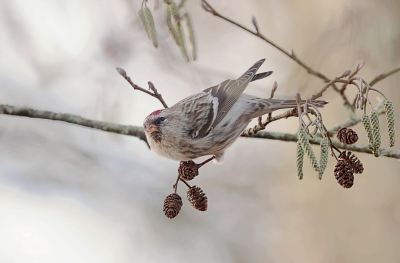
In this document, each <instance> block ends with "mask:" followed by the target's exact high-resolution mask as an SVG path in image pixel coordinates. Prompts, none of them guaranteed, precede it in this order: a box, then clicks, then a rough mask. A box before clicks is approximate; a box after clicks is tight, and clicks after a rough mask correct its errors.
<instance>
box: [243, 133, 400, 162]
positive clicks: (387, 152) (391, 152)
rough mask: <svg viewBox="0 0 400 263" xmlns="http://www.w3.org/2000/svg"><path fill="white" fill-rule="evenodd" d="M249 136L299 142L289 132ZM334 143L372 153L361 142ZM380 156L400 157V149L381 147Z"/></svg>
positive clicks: (313, 142)
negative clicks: (349, 143)
mask: <svg viewBox="0 0 400 263" xmlns="http://www.w3.org/2000/svg"><path fill="white" fill-rule="evenodd" d="M249 138H261V139H270V140H279V141H285V142H297V140H298V137H297V135H296V134H288V133H279V132H265V131H263V132H258V133H257V134H254V135H253V136H251V137H249ZM321 140H322V138H320V137H315V138H313V139H311V140H310V143H312V144H320V143H321ZM332 144H333V145H334V146H336V147H337V148H340V149H344V150H348V151H352V152H362V153H369V154H372V152H371V150H370V149H369V148H368V147H367V146H364V145H359V144H352V145H348V144H343V143H340V142H338V141H332ZM379 153H380V156H385V157H390V158H395V159H400V151H394V150H386V149H380V150H379Z"/></svg>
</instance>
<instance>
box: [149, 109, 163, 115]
mask: <svg viewBox="0 0 400 263" xmlns="http://www.w3.org/2000/svg"><path fill="white" fill-rule="evenodd" d="M160 113H161V110H156V111H153V112H152V113H151V114H150V115H149V116H151V115H158V114H160Z"/></svg>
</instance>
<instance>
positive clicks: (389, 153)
mask: <svg viewBox="0 0 400 263" xmlns="http://www.w3.org/2000/svg"><path fill="white" fill-rule="evenodd" d="M0 114H5V115H14V116H23V117H29V118H39V119H47V120H54V121H62V122H68V123H72V124H76V125H79V126H84V127H88V128H93V129H98V130H102V131H106V132H113V133H118V134H124V135H130V136H135V137H138V138H139V139H141V140H143V141H145V142H146V143H147V140H146V135H145V133H144V130H143V128H142V127H137V126H131V125H120V124H115V123H109V122H102V121H95V120H90V119H86V118H82V117H81V116H78V115H73V114H66V113H56V112H51V111H42V110H35V109H32V108H28V107H17V106H11V105H3V104H0ZM276 117H278V116H276ZM249 138H262V139H271V140H279V141H291V142H297V140H298V138H297V135H295V134H287V133H278V132H258V133H257V134H254V135H252V136H250V137H249ZM310 142H311V143H313V144H319V143H320V142H321V138H318V137H316V138H315V139H311V140H310ZM333 145H334V146H336V147H338V148H340V149H346V150H350V151H353V152H363V153H368V154H372V152H371V151H370V150H369V149H368V147H367V146H363V145H354V144H353V145H345V144H342V143H340V142H336V141H334V142H333ZM380 155H381V156H386V157H390V158H396V159H400V151H393V150H385V149H381V150H380Z"/></svg>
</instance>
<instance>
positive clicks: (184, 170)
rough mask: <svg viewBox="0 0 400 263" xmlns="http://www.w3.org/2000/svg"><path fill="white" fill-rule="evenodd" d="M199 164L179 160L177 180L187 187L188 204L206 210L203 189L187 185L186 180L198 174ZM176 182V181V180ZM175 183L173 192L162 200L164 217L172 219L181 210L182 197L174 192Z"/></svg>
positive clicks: (205, 197) (206, 201)
mask: <svg viewBox="0 0 400 263" xmlns="http://www.w3.org/2000/svg"><path fill="white" fill-rule="evenodd" d="M200 166H201V165H199V164H196V163H195V162H193V161H186V162H181V163H180V165H179V169H178V173H179V180H181V181H183V182H184V183H185V184H186V185H187V186H188V187H189V189H188V190H187V192H186V194H187V198H188V200H189V202H190V204H191V205H192V206H193V207H194V208H196V209H197V210H199V211H206V210H207V205H208V199H207V196H206V194H205V193H204V192H203V190H202V189H201V188H200V187H198V186H195V185H193V186H189V184H188V183H187V182H186V181H190V180H192V179H193V178H195V177H196V176H197V175H198V174H199V168H200ZM177 182H178V181H177ZM177 184H178V183H176V184H175V185H174V188H175V193H172V194H170V195H168V196H167V197H166V198H165V200H164V208H163V211H164V214H165V216H166V217H168V218H170V219H172V218H174V217H176V216H177V215H178V214H179V212H180V211H181V208H182V205H183V202H182V198H181V197H180V196H179V195H178V194H177V193H176V189H177Z"/></svg>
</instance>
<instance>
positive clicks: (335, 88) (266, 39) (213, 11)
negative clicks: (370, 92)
mask: <svg viewBox="0 0 400 263" xmlns="http://www.w3.org/2000/svg"><path fill="white" fill-rule="evenodd" d="M202 6H203V8H204V9H205V10H206V11H207V12H209V13H211V14H213V15H214V16H217V17H219V18H222V19H223V20H225V21H227V22H229V23H231V24H233V25H235V26H237V27H239V28H242V29H243V30H246V31H247V32H249V33H250V34H253V35H255V36H256V37H258V38H260V39H262V40H264V41H265V42H267V43H269V44H270V45H272V46H273V47H274V48H276V49H278V50H279V51H281V52H282V53H283V54H285V55H286V56H288V57H289V58H291V59H292V60H294V61H296V63H297V64H299V65H300V66H301V67H303V68H304V69H306V70H307V72H308V73H309V74H312V75H314V76H317V77H318V78H320V79H322V80H323V81H325V82H327V83H329V82H330V81H331V79H329V78H328V77H326V76H325V75H324V74H322V73H320V72H318V71H316V70H314V69H312V68H310V67H309V66H307V65H306V64H305V63H304V62H303V61H301V60H300V59H299V58H298V57H297V56H296V54H295V53H294V51H293V50H292V52H291V54H290V53H289V52H287V51H286V50H284V49H283V48H281V47H280V46H278V45H277V44H275V43H274V42H272V41H271V40H270V39H268V38H266V37H265V36H264V35H262V34H261V33H260V32H259V28H258V24H257V22H256V19H255V17H253V19H252V21H253V24H254V25H255V26H256V25H257V26H256V31H252V30H250V29H248V28H246V27H244V26H242V25H240V24H238V23H236V22H234V21H232V20H230V19H229V18H227V17H225V16H223V15H221V14H220V13H218V12H217V11H215V9H214V8H213V7H212V6H211V5H210V4H209V3H207V1H205V0H202ZM331 85H332V87H333V89H334V90H335V91H336V92H338V93H339V94H340V96H341V97H342V98H343V100H344V103H345V105H346V107H348V108H350V109H352V105H351V104H350V102H349V100H348V99H347V97H346V95H345V94H344V93H341V92H340V89H339V88H338V87H337V86H336V85H335V83H332V84H331Z"/></svg>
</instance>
